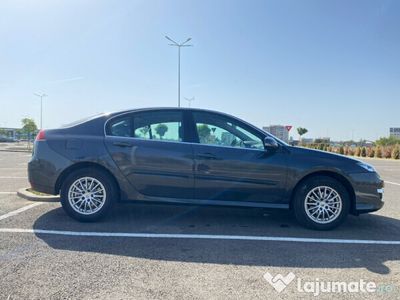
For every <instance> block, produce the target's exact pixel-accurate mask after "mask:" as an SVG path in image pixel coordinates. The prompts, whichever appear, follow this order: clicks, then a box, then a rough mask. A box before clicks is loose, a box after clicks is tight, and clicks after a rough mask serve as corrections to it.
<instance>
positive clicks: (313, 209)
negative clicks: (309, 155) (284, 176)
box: [293, 176, 350, 230]
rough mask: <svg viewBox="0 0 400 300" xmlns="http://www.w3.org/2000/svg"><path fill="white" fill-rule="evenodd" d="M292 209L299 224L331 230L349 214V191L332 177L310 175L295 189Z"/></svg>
mask: <svg viewBox="0 0 400 300" xmlns="http://www.w3.org/2000/svg"><path fill="white" fill-rule="evenodd" d="M293 210H294V214H295V216H296V219H297V221H298V222H299V223H300V224H301V225H303V226H305V227H307V228H311V229H316V230H331V229H333V228H336V227H337V226H339V225H340V224H342V223H343V222H344V221H345V219H346V217H347V215H348V214H349V210H350V196H349V192H348V191H347V189H346V188H345V187H344V186H343V184H341V183H340V182H339V181H337V180H336V179H334V178H331V177H328V176H318V177H317V176H315V177H311V178H309V179H307V180H305V181H304V182H303V183H301V185H300V186H299V187H298V188H297V189H296V192H295V195H294V199H293Z"/></svg>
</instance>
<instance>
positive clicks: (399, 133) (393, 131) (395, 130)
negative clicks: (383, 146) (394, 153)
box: [390, 127, 400, 139]
mask: <svg viewBox="0 0 400 300" xmlns="http://www.w3.org/2000/svg"><path fill="white" fill-rule="evenodd" d="M390 136H394V137H396V138H398V139H400V127H391V128H390Z"/></svg>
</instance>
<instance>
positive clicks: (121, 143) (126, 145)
mask: <svg viewBox="0 0 400 300" xmlns="http://www.w3.org/2000/svg"><path fill="white" fill-rule="evenodd" d="M113 145H114V146H118V147H133V144H131V143H129V142H114V143H113Z"/></svg>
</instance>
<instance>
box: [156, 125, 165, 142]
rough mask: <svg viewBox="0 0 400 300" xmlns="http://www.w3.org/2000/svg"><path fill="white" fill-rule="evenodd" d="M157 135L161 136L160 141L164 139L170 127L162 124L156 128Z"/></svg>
mask: <svg viewBox="0 0 400 300" xmlns="http://www.w3.org/2000/svg"><path fill="white" fill-rule="evenodd" d="M155 130H156V133H157V134H158V135H159V136H160V140H162V138H163V137H164V135H165V133H166V132H167V131H168V126H167V125H165V124H163V123H160V124H158V125H157V126H156V129H155Z"/></svg>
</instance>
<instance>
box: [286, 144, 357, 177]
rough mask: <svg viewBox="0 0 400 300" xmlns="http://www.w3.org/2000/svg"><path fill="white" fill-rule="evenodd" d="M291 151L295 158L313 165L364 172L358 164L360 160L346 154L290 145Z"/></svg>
mask: <svg viewBox="0 0 400 300" xmlns="http://www.w3.org/2000/svg"><path fill="white" fill-rule="evenodd" d="M289 151H290V152H291V154H292V156H293V157H294V158H296V159H300V160H306V161H308V162H309V163H310V164H311V165H315V166H317V165H318V166H322V165H323V166H326V167H333V168H339V169H341V170H342V171H345V172H363V170H362V169H361V168H360V167H359V166H358V163H359V162H360V161H359V160H357V159H354V158H350V157H347V156H344V155H340V154H335V153H330V152H326V151H320V150H314V149H307V148H301V147H294V146H290V147H289ZM310 167H311V166H310Z"/></svg>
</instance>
